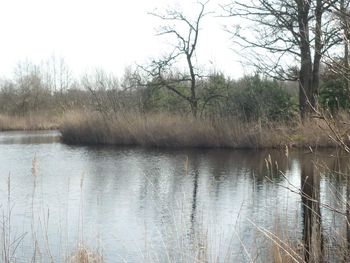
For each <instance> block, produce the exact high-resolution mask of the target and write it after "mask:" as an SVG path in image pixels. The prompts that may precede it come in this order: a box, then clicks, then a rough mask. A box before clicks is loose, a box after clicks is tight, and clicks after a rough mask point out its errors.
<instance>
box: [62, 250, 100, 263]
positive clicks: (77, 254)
mask: <svg viewBox="0 0 350 263" xmlns="http://www.w3.org/2000/svg"><path fill="white" fill-rule="evenodd" d="M67 262H68V263H103V262H104V260H103V256H102V255H101V253H99V252H98V251H97V252H95V251H92V250H90V249H88V248H87V247H86V246H79V247H78V248H77V250H76V251H74V252H73V253H72V255H71V256H70V258H69V259H68V260H67Z"/></svg>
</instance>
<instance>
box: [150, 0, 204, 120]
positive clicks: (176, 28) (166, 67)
mask: <svg viewBox="0 0 350 263" xmlns="http://www.w3.org/2000/svg"><path fill="white" fill-rule="evenodd" d="M207 3H208V2H204V3H201V2H199V3H198V4H199V6H200V9H199V12H198V14H197V15H196V17H195V19H190V18H188V17H187V16H186V15H184V13H183V12H181V11H179V10H176V9H170V10H166V12H165V14H159V13H151V15H153V16H155V17H157V18H159V19H161V20H162V23H165V24H166V25H164V26H162V27H161V28H160V29H159V33H158V35H171V36H172V37H174V38H175V41H176V43H175V45H174V49H173V51H172V52H170V54H169V55H166V56H164V57H163V58H161V59H159V60H157V61H156V60H154V61H153V62H152V63H151V65H150V66H149V67H147V68H144V69H145V70H146V71H147V73H148V74H149V75H150V76H151V77H152V85H157V86H159V87H165V88H167V89H168V90H170V91H172V92H174V93H175V94H176V95H177V96H179V97H181V98H182V99H183V100H185V101H186V102H187V103H188V104H189V106H190V108H191V112H192V115H193V116H194V117H197V113H198V102H199V98H198V94H197V86H198V85H197V79H198V78H199V77H200V74H199V72H198V68H197V67H196V66H195V61H194V58H195V51H196V48H197V45H198V38H199V33H200V25H201V23H202V20H203V18H204V17H205V16H206V15H207V14H209V13H206V12H205V8H206V5H207ZM181 58H182V59H184V60H185V64H186V70H185V72H183V73H182V72H174V71H173V67H172V66H173V65H174V64H175V63H176V62H178V61H179V60H180V59H181ZM183 87H186V88H185V89H184V88H183Z"/></svg>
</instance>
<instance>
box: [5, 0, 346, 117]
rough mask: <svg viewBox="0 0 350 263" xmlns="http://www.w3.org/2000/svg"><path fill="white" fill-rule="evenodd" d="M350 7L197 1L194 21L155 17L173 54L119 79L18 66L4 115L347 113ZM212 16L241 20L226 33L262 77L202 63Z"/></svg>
mask: <svg viewBox="0 0 350 263" xmlns="http://www.w3.org/2000/svg"><path fill="white" fill-rule="evenodd" d="M349 2H350V1H347V0H249V1H243V0H242V1H238V0H237V1H232V2H231V3H229V4H227V5H223V6H221V9H220V10H221V12H220V14H213V12H211V11H210V10H207V9H208V5H209V4H208V3H209V2H198V3H197V7H198V8H197V9H194V10H193V12H191V14H192V15H191V16H186V15H185V13H184V12H182V11H181V10H179V9H166V10H164V12H152V13H150V15H152V16H154V17H156V18H158V19H159V20H160V24H161V25H162V26H161V27H160V28H159V29H158V35H160V36H162V37H168V38H169V40H171V41H172V43H173V45H171V46H170V48H169V52H168V53H167V54H165V55H163V56H161V57H159V58H154V59H153V60H152V61H151V62H150V63H148V64H144V65H138V66H137V67H136V68H133V69H131V68H129V69H127V70H126V71H125V74H124V76H123V77H122V78H121V79H118V78H117V77H115V76H113V75H111V74H107V73H106V72H104V71H102V70H97V71H96V72H94V73H92V74H86V75H85V76H83V77H81V78H80V79H79V80H78V79H76V78H74V77H73V74H72V72H71V71H70V70H69V68H68V66H67V65H66V64H65V62H64V60H63V59H55V58H52V59H50V60H49V61H48V62H46V63H44V64H43V65H40V66H38V65H34V64H32V63H30V62H25V63H20V64H18V66H17V67H16V69H15V73H14V76H13V77H12V78H11V79H3V80H2V81H1V83H0V88H1V92H0V111H1V113H7V114H22V115H25V114H28V112H39V111H49V112H52V113H56V114H60V113H63V112H65V111H67V110H76V109H92V110H96V111H99V112H101V113H103V114H109V113H111V112H117V111H138V112H141V113H147V112H155V111H162V112H164V111H166V112H170V113H178V114H191V115H193V116H194V117H195V118H198V117H210V118H215V117H218V116H219V117H233V116H234V117H239V118H240V119H242V120H245V121H253V120H257V119H266V120H293V119H295V118H297V116H298V115H299V116H301V118H302V119H304V118H305V117H307V116H308V115H309V114H310V113H312V112H313V111H314V110H315V109H316V108H317V107H319V106H322V107H325V108H328V109H330V110H331V111H332V112H336V111H337V110H339V109H342V108H343V109H348V108H349V105H350V103H349V98H350V90H349V62H348V60H349V58H348V56H349V55H348V53H349V50H348V49H349V48H348V45H349V43H348V35H349V21H350V20H349V14H350V11H349ZM212 15H216V16H218V15H219V16H220V17H224V18H226V19H228V20H227V21H230V19H231V18H235V17H239V21H240V23H239V25H235V24H234V22H232V24H230V22H227V23H228V24H229V25H232V26H227V27H226V31H227V32H228V33H229V34H230V35H231V36H232V40H233V47H234V48H235V49H236V50H237V51H238V52H241V53H242V52H243V54H244V57H245V60H246V61H245V62H246V63H247V65H250V66H252V67H253V69H254V70H255V73H254V74H252V75H250V76H245V77H242V78H240V79H238V80H232V79H230V78H229V77H228V76H225V75H224V74H222V73H220V72H215V71H212V72H205V71H204V70H202V69H201V65H198V63H197V53H196V51H197V47H198V45H200V41H201V38H200V36H201V35H200V34H201V30H202V24H203V20H205V19H206V18H207V17H208V16H212ZM242 21H245V23H242ZM180 65H182V66H180Z"/></svg>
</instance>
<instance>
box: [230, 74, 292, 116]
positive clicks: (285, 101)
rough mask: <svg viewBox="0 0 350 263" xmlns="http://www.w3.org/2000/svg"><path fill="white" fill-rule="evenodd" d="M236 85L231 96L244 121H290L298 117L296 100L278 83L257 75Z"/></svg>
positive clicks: (246, 78)
mask: <svg viewBox="0 0 350 263" xmlns="http://www.w3.org/2000/svg"><path fill="white" fill-rule="evenodd" d="M236 85H237V88H236V89H234V90H233V92H232V93H231V95H230V96H231V101H232V106H233V107H234V108H235V111H236V112H237V114H238V115H239V116H240V117H241V118H242V119H245V120H247V121H254V120H258V119H261V118H263V119H267V120H270V121H290V120H293V119H294V118H295V117H296V116H297V105H296V102H295V98H293V97H292V96H291V95H290V94H289V93H288V92H287V91H286V90H285V89H283V86H282V85H281V84H280V83H278V82H277V81H275V80H269V79H261V78H260V77H259V76H258V75H255V76H250V77H245V78H244V79H242V80H240V81H238V82H237V83H236Z"/></svg>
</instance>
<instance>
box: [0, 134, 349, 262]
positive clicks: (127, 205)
mask: <svg viewBox="0 0 350 263" xmlns="http://www.w3.org/2000/svg"><path fill="white" fill-rule="evenodd" d="M41 136H42V137H41ZM14 138H15V139H14ZM33 138H37V139H35V140H38V143H35V140H32V139H33ZM45 140H46V141H45ZM50 140H51V141H50ZM40 141H41V142H42V141H45V143H40ZM20 142H25V143H26V144H25V145H23V144H21V143H20ZM50 142H54V143H50ZM28 143H29V144H28ZM0 144H1V145H0V163H1V169H0V176H1V177H0V178H1V179H0V190H2V191H0V201H1V204H3V207H5V206H6V202H7V194H6V189H7V183H6V178H7V177H8V174H9V172H10V174H11V180H12V192H11V198H12V200H14V206H13V207H14V208H13V214H14V218H13V220H12V222H13V224H14V226H13V229H16V231H17V233H20V232H28V233H31V232H32V225H33V222H31V216H30V215H31V196H32V188H33V187H32V186H33V178H32V176H31V166H32V160H33V157H34V156H36V158H37V160H38V164H37V165H38V167H37V183H38V184H37V193H38V194H37V195H36V197H35V198H36V199H35V200H34V210H35V212H36V213H38V215H42V211H46V212H47V209H48V208H49V210H50V221H49V225H48V231H49V233H48V236H49V244H50V247H51V249H52V251H51V252H52V255H53V257H54V258H55V259H56V260H57V261H60V260H61V259H62V257H67V256H69V254H70V253H71V251H72V250H73V249H74V248H75V247H76V246H77V243H78V241H79V233H78V227H77V226H78V225H82V224H81V222H80V221H79V213H80V212H81V214H83V215H84V220H83V226H84V237H85V242H86V244H87V245H88V246H89V247H96V245H97V244H96V242H95V241H96V240H99V242H100V243H101V245H100V246H101V247H102V248H103V251H104V257H105V259H106V261H107V262H118V261H123V260H122V259H125V260H126V261H127V262H144V261H160V262H163V261H168V258H169V257H170V258H171V259H174V261H177V262H182V261H185V259H186V258H187V259H188V257H192V258H196V259H197V260H199V259H203V258H206V259H207V260H208V261H209V262H212V261H215V262H217V261H219V262H245V261H247V260H248V261H249V256H248V255H247V254H246V253H245V252H244V250H243V249H242V246H243V245H244V246H245V247H246V248H247V249H248V251H249V253H250V256H251V257H252V258H254V257H255V256H256V255H259V259H260V261H261V262H270V261H271V260H272V255H271V250H272V248H271V246H272V245H271V242H270V241H269V240H268V239H266V236H264V235H263V234H262V233H261V232H259V230H258V229H257V228H256V227H255V226H254V225H253V224H252V223H254V224H256V225H257V226H259V227H262V228H264V229H267V230H269V231H272V232H275V230H276V228H277V226H278V228H279V229H283V231H284V232H283V235H285V236H286V237H287V238H288V240H292V241H293V242H294V241H295V242H294V243H298V242H299V241H300V242H302V243H303V245H304V251H305V254H302V255H303V256H304V257H305V260H306V261H310V262H312V261H313V262H316V260H319V258H321V257H322V254H324V255H323V257H324V259H325V260H327V259H329V258H330V254H331V253H330V252H327V255H325V254H326V253H325V248H326V247H327V250H330V249H331V248H332V247H331V248H330V246H329V242H330V240H331V238H330V237H331V236H332V234H333V232H334V229H337V230H339V232H341V231H340V230H341V229H346V227H344V226H347V225H344V216H343V215H341V214H337V215H334V213H332V212H330V211H329V210H328V209H325V208H324V207H325V206H321V205H320V204H326V205H328V206H330V207H334V208H336V209H338V210H339V211H344V213H345V211H349V209H348V206H347V205H346V204H347V202H346V200H344V199H345V196H346V194H348V188H347V187H346V186H347V182H348V180H347V177H345V176H344V174H346V173H347V172H348V168H347V165H348V160H349V159H348V158H347V157H346V158H344V157H342V156H340V155H339V153H337V152H336V151H334V150H330V151H325V152H322V153H318V154H314V153H311V154H310V153H305V151H295V152H290V153H289V155H286V154H285V152H284V151H272V150H269V151H248V150H241V151H231V150H189V149H183V150H174V149H172V150H164V149H163V150H161V149H142V148H125V147H124V148H118V147H77V146H74V147H70V146H66V145H63V144H60V143H57V138H56V134H54V133H53V134H52V133H48V134H45V133H44V134H40V133H39V134H35V133H34V134H33V133H29V134H27V133H16V134H11V133H10V134H8V136H7V135H6V134H2V135H0ZM331 155H333V156H334V158H333V157H330V156H331ZM335 157H337V158H335ZM334 171H336V172H334ZM81 178H84V180H83V181H84V182H83V188H82V189H83V190H82V192H81V191H80V182H81ZM271 180H272V181H273V183H271ZM291 189H292V190H293V191H294V192H293V191H291ZM298 190H301V193H302V195H301V194H300V192H298ZM81 200H82V203H83V205H82V206H81ZM43 208H44V209H43ZM321 216H322V217H321ZM321 218H322V219H321ZM34 225H36V226H37V227H36V229H40V228H41V226H40V221H39V220H36V221H35V222H34ZM347 229H349V228H347ZM348 233H349V232H348ZM322 236H323V237H324V238H322ZM31 240H32V239H31V236H30V235H29V236H28V238H26V239H25V240H24V241H23V244H22V246H21V249H20V250H18V252H17V254H18V258H21V259H22V260H20V259H19V260H17V262H27V260H26V259H28V258H29V257H30V256H31V255H32V253H33V244H32V242H31ZM293 242H292V244H294V243H293ZM332 242H333V241H332ZM323 243H324V244H323ZM39 246H40V247H41V248H42V250H43V252H42V253H44V255H45V253H47V252H45V251H46V250H45V249H44V248H45V247H46V246H47V244H46V242H45V239H44V240H43V242H41V243H40V242H39ZM314 248H318V249H314ZM181 260H182V261H181Z"/></svg>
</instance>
